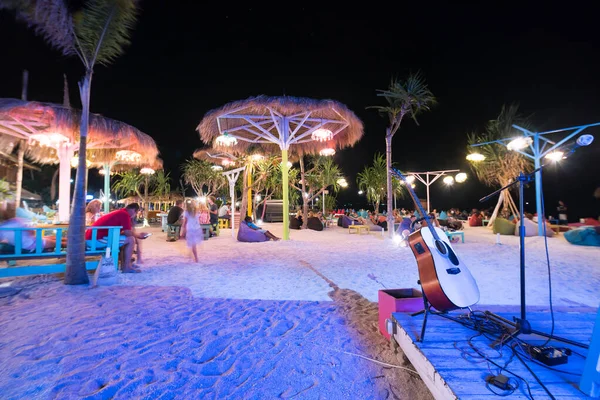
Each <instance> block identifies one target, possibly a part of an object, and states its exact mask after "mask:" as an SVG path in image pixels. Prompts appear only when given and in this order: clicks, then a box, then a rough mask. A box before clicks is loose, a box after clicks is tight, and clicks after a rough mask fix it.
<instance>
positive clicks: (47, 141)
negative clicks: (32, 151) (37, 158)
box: [29, 133, 69, 147]
mask: <svg viewBox="0 0 600 400" xmlns="http://www.w3.org/2000/svg"><path fill="white" fill-rule="evenodd" d="M29 140H30V142H31V144H33V145H35V144H36V143H39V144H40V145H41V146H50V147H58V146H60V145H61V144H63V143H67V142H68V141H69V139H68V138H67V137H66V136H64V135H61V134H60V133H49V134H45V133H34V134H33V135H31V136H29Z"/></svg>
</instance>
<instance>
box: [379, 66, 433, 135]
mask: <svg viewBox="0 0 600 400" xmlns="http://www.w3.org/2000/svg"><path fill="white" fill-rule="evenodd" d="M377 92H378V93H377V95H378V96H382V97H384V98H385V99H386V101H387V103H388V104H387V105H386V106H371V107H367V108H373V109H376V110H378V111H379V113H380V114H383V115H387V116H388V118H389V121H390V134H391V135H393V134H394V133H396V131H397V130H398V128H399V127H400V124H401V123H402V120H403V119H404V117H405V116H407V115H408V116H409V117H410V118H412V119H413V121H415V123H416V124H417V125H419V122H418V121H417V115H418V114H419V113H421V112H423V111H429V110H431V107H432V106H433V105H434V104H436V102H437V100H436V98H435V96H434V95H433V93H432V92H431V90H429V87H428V86H427V84H426V83H425V79H424V78H423V76H422V75H421V73H420V72H417V73H416V74H410V75H409V76H408V78H407V79H406V80H405V81H402V80H399V79H397V78H393V79H392V81H391V82H390V86H389V88H388V89H386V90H377Z"/></svg>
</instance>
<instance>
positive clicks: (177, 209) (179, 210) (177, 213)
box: [167, 200, 183, 226]
mask: <svg viewBox="0 0 600 400" xmlns="http://www.w3.org/2000/svg"><path fill="white" fill-rule="evenodd" d="M182 223H183V200H177V201H176V202H175V205H174V206H173V207H171V209H170V210H169V214H168V215H167V224H169V225H179V226H181V224H182Z"/></svg>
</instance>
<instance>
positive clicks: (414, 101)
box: [368, 72, 436, 237]
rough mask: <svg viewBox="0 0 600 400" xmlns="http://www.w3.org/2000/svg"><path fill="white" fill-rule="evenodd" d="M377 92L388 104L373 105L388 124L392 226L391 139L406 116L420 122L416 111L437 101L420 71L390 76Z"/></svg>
mask: <svg viewBox="0 0 600 400" xmlns="http://www.w3.org/2000/svg"><path fill="white" fill-rule="evenodd" d="M378 92H379V93H378V94H377V95H378V96H383V97H385V99H386V101H387V102H388V105H387V106H372V107H368V108H375V109H377V110H379V112H380V113H381V114H383V115H387V117H388V118H389V121H390V125H389V127H388V128H387V129H386V132H385V156H386V168H387V183H386V186H387V218H388V226H393V223H394V221H393V219H394V215H393V212H392V211H393V206H392V201H393V196H392V174H391V172H390V169H391V168H392V139H393V137H394V134H395V133H396V131H397V130H398V128H400V125H401V124H402V121H403V120H404V117H405V116H408V117H410V118H412V119H413V121H415V123H416V124H417V125H419V123H418V121H417V115H418V114H419V113H421V112H423V111H429V110H430V109H431V106H432V105H434V104H435V103H436V99H435V97H434V96H433V93H431V91H430V90H429V88H428V87H427V84H426V83H425V79H424V78H423V77H421V74H420V73H418V72H417V73H416V74H410V75H409V76H408V78H407V79H406V81H400V80H398V79H392V82H391V83H390V86H389V88H388V89H387V90H378ZM389 234H390V237H391V236H393V235H394V230H393V229H390V230H389Z"/></svg>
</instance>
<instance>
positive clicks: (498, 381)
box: [485, 374, 513, 390]
mask: <svg viewBox="0 0 600 400" xmlns="http://www.w3.org/2000/svg"><path fill="white" fill-rule="evenodd" d="M485 381H486V382H487V383H488V384H490V385H494V386H496V387H497V388H500V389H502V390H512V389H513V387H512V386H511V385H510V384H509V383H508V377H507V376H506V375H502V374H498V375H488V376H487V377H486V378H485Z"/></svg>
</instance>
